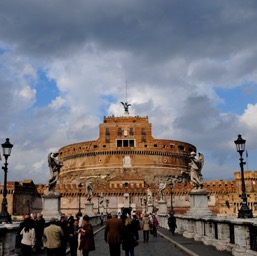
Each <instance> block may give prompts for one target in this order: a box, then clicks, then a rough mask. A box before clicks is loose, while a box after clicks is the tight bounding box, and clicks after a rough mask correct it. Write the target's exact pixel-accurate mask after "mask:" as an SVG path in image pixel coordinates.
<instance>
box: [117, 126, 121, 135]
mask: <svg viewBox="0 0 257 256" xmlns="http://www.w3.org/2000/svg"><path fill="white" fill-rule="evenodd" d="M121 135H122V129H121V128H120V127H119V128H118V136H121Z"/></svg>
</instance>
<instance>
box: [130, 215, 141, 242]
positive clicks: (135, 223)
mask: <svg viewBox="0 0 257 256" xmlns="http://www.w3.org/2000/svg"><path fill="white" fill-rule="evenodd" d="M132 216H133V219H132V225H133V230H134V236H135V238H136V240H139V233H138V231H139V230H140V229H141V224H140V221H139V219H138V218H137V215H136V214H134V215H132Z"/></svg>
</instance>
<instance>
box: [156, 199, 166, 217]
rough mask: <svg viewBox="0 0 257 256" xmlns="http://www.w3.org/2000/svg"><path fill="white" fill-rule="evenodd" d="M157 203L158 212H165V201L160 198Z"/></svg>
mask: <svg viewBox="0 0 257 256" xmlns="http://www.w3.org/2000/svg"><path fill="white" fill-rule="evenodd" d="M158 204H159V210H158V214H167V202H165V201H163V200H160V201H159V202H158Z"/></svg>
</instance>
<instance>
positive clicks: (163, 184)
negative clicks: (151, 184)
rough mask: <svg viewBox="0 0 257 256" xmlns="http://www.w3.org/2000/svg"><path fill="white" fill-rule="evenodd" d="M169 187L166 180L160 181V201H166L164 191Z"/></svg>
mask: <svg viewBox="0 0 257 256" xmlns="http://www.w3.org/2000/svg"><path fill="white" fill-rule="evenodd" d="M166 185H167V180H166V179H164V178H161V179H160V180H159V199H160V201H164V191H165V188H166Z"/></svg>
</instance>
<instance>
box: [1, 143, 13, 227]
mask: <svg viewBox="0 0 257 256" xmlns="http://www.w3.org/2000/svg"><path fill="white" fill-rule="evenodd" d="M12 147H13V145H12V144H11V143H10V141H9V139H8V138H7V139H6V141H5V143H3V144H2V148H3V156H4V157H5V163H4V166H3V167H2V169H3V170H4V191H3V201H2V211H1V214H0V222H5V223H11V222H12V220H11V216H10V214H9V213H8V211H7V198H6V196H7V171H8V167H7V166H8V163H7V159H8V157H9V156H10V155H11V151H12Z"/></svg>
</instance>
